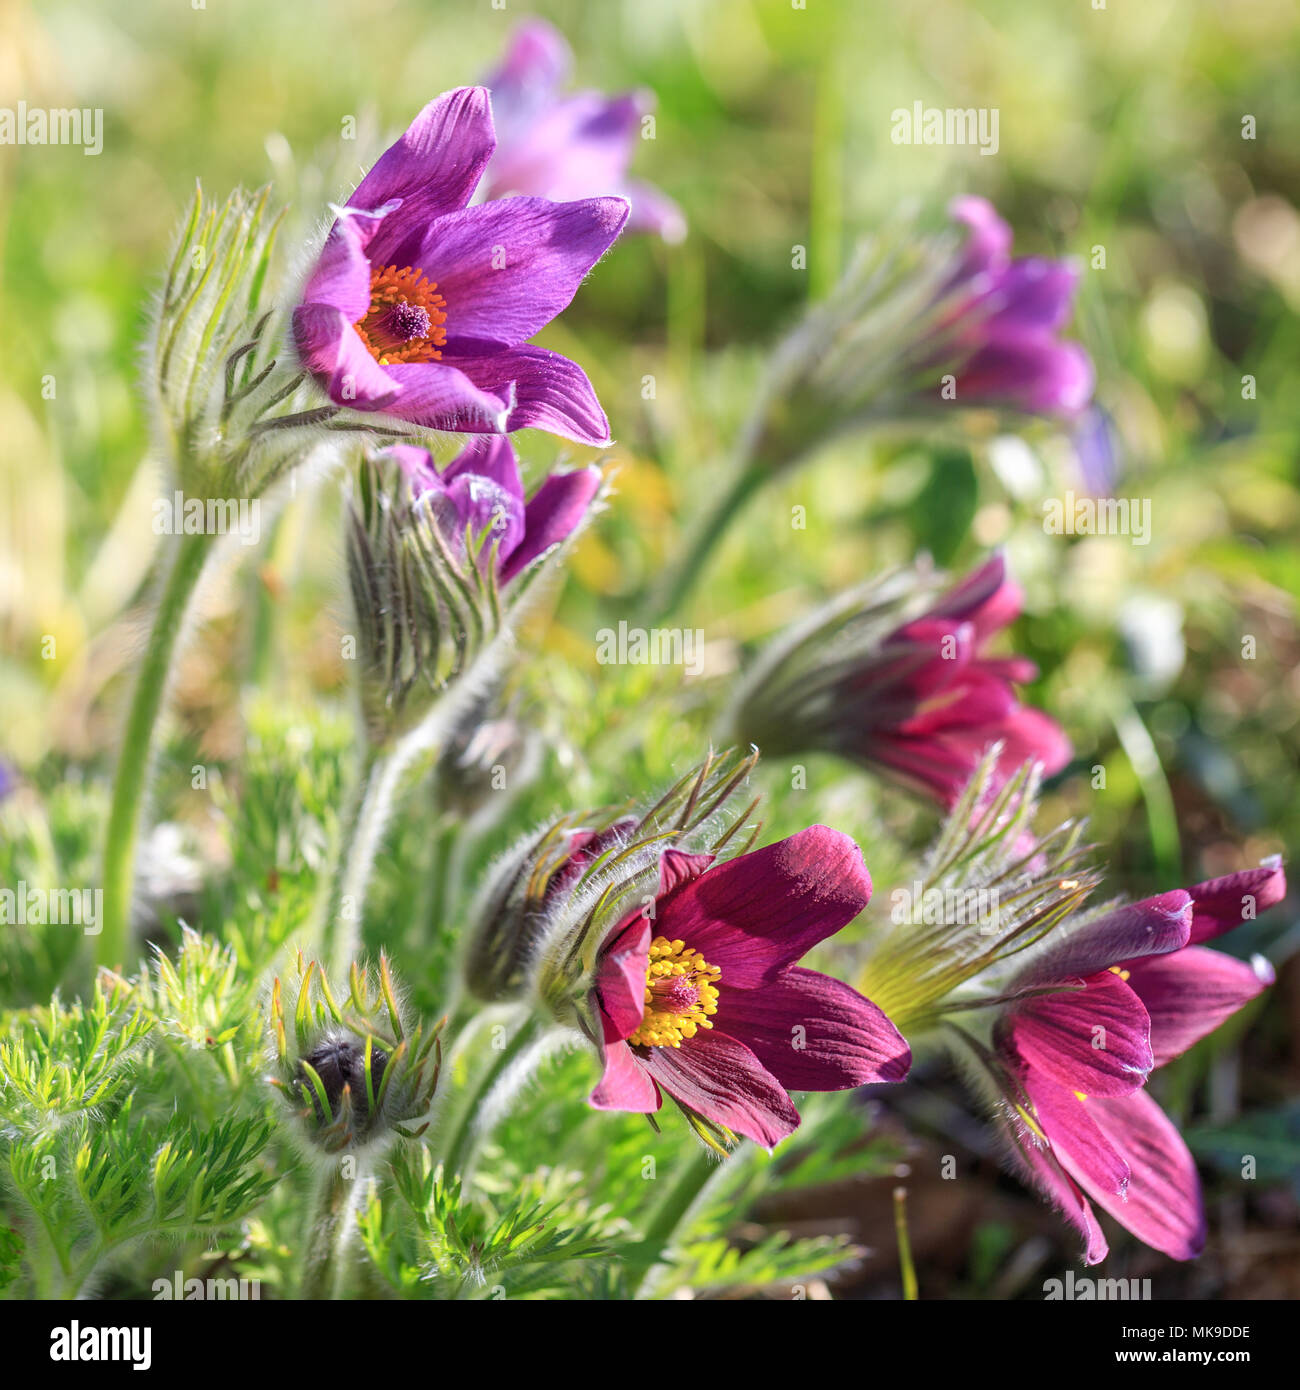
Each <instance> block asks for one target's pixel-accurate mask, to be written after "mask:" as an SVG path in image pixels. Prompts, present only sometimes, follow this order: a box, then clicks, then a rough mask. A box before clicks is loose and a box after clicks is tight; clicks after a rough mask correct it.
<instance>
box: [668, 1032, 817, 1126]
mask: <svg viewBox="0 0 1300 1390" xmlns="http://www.w3.org/2000/svg"><path fill="white" fill-rule="evenodd" d="M645 1054H646V1055H645V1057H644V1059H643V1061H642V1065H643V1066H644V1067H645V1069H646V1071H648V1072H649V1073H650V1075H651V1076H652V1077H653V1078H654V1079H655V1080H656V1081H657V1082H658V1083H659V1085H660V1086H662V1087H663V1089H664V1090H665V1091H667V1092H668V1094H669V1095H670V1096H673V1097H675V1098H676V1099H677V1100H679V1101H681V1102H682V1104H683V1105H686V1106H688V1107H689V1108H690V1109H692V1110H694V1111H695V1112H696V1113H697V1114H699V1115H703V1116H704V1118H705V1119H706V1120H712V1121H713V1122H714V1123H715V1124H720V1125H725V1126H726V1127H727V1128H728V1129H730V1130H733V1131H734V1132H735V1133H736V1134H743V1135H744V1136H745V1138H746V1139H752V1140H753V1141H754V1143H756V1144H762V1146H763V1147H764V1148H765V1149H770V1148H771V1147H772V1146H773V1145H774V1144H777V1143H779V1142H780V1141H781V1140H782V1139H784V1138H785V1137H786V1135H787V1134H793V1133H794V1131H795V1130H796V1129H797V1128H798V1126H799V1112H798V1111H797V1110H796V1109H795V1108H794V1105H793V1104H792V1102H791V1100H790V1097H789V1096H788V1095H786V1093H785V1091H784V1090H783V1089H782V1087H781V1086H780V1084H779V1083H778V1082H777V1080H776V1078H775V1077H774V1076H773V1075H772V1074H771V1073H770V1072H769V1071H767V1070H766V1069H765V1068H764V1067H763V1064H762V1063H761V1062H760V1061H759V1060H758V1058H757V1057H755V1056H754V1054H753V1053H752V1052H751V1051H750V1050H749V1048H747V1047H746V1046H745V1045H744V1043H741V1042H738V1041H737V1040H736V1039H735V1038H732V1037H728V1036H727V1034H725V1033H719V1032H718V1030H717V1029H716V1028H715V1029H714V1030H713V1031H711V1032H703V1031H701V1032H699V1033H697V1034H696V1035H695V1036H694V1037H693V1038H688V1039H687V1040H686V1041H685V1042H683V1043H682V1045H681V1046H680V1047H648V1048H646V1049H645Z"/></svg>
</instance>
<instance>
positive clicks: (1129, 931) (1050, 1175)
mask: <svg viewBox="0 0 1300 1390" xmlns="http://www.w3.org/2000/svg"><path fill="white" fill-rule="evenodd" d="M1285 892H1286V881H1285V876H1284V874H1283V870H1282V867H1281V864H1280V862H1278V861H1270V862H1268V863H1266V864H1265V865H1264V866H1263V867H1261V868H1259V869H1255V870H1250V871H1248V872H1245V873H1239V874H1232V875H1229V876H1228V877H1226V878H1219V879H1212V880H1210V881H1209V882H1206V883H1199V884H1196V885H1195V886H1194V887H1192V888H1190V889H1188V890H1187V891H1186V892H1183V891H1181V890H1178V891H1175V892H1171V893H1164V894H1161V895H1160V896H1158V897H1155V898H1148V899H1146V900H1144V901H1142V902H1138V903H1133V904H1130V905H1127V906H1124V907H1119V908H1116V909H1114V910H1113V911H1110V912H1107V913H1105V914H1103V915H1101V916H1099V917H1096V918H1094V919H1093V920H1091V921H1089V922H1087V923H1085V924H1083V925H1082V926H1081V927H1079V928H1078V929H1077V930H1076V931H1074V932H1073V933H1071V934H1069V935H1067V936H1065V937H1063V938H1062V939H1061V940H1060V941H1059V942H1058V943H1056V944H1055V945H1050V946H1048V948H1047V949H1046V950H1045V951H1043V952H1042V953H1041V954H1040V955H1038V956H1037V957H1036V958H1035V959H1033V960H1031V962H1030V963H1029V964H1028V965H1027V966H1025V967H1024V968H1023V969H1022V970H1021V971H1020V972H1018V973H1017V975H1016V976H1015V977H1014V978H1013V979H1012V980H1011V982H1010V984H1009V985H1008V987H1007V991H1006V992H1007V994H1008V995H1009V996H1017V995H1018V996H1020V997H1019V998H1018V999H1016V1000H1015V1002H1013V1003H1012V1004H1010V1005H1009V1006H1008V1008H1007V1010H1006V1012H1005V1013H1004V1014H1003V1016H1002V1018H1001V1019H1000V1020H999V1022H998V1025H997V1027H996V1029H995V1032H994V1037H995V1045H996V1049H997V1052H998V1055H999V1057H1000V1059H1001V1061H1002V1064H1003V1065H1004V1066H1005V1067H1006V1069H1007V1071H1008V1073H1009V1074H1010V1076H1011V1077H1012V1078H1013V1079H1014V1081H1015V1083H1016V1085H1017V1087H1018V1088H1019V1090H1020V1092H1021V1094H1022V1097H1023V1101H1016V1102H1014V1104H1015V1105H1016V1109H1017V1111H1018V1120H1019V1123H1018V1125H1017V1126H1016V1134H1015V1137H1016V1139H1017V1141H1018V1146H1019V1153H1020V1155H1021V1157H1022V1158H1023V1160H1024V1162H1025V1164H1026V1165H1027V1167H1028V1168H1029V1170H1030V1172H1031V1174H1032V1176H1033V1177H1034V1179H1035V1181H1036V1182H1037V1183H1038V1185H1039V1186H1040V1187H1041V1188H1042V1189H1043V1190H1044V1191H1045V1192H1046V1194H1047V1195H1048V1196H1049V1197H1050V1198H1051V1199H1052V1200H1053V1201H1054V1202H1055V1204H1056V1205H1057V1206H1058V1207H1059V1208H1060V1209H1061V1210H1062V1212H1063V1213H1064V1215H1065V1216H1066V1218H1067V1219H1068V1220H1069V1221H1070V1222H1071V1224H1072V1225H1074V1226H1075V1227H1076V1228H1077V1229H1078V1230H1079V1232H1080V1233H1081V1234H1082V1235H1083V1237H1084V1241H1085V1259H1086V1260H1087V1262H1088V1263H1089V1264H1095V1263H1096V1262H1097V1261H1098V1260H1100V1259H1102V1258H1103V1257H1104V1256H1105V1254H1106V1251H1107V1245H1106V1241H1105V1237H1104V1236H1103V1235H1102V1233H1101V1231H1100V1228H1099V1227H1098V1225H1097V1222H1096V1218H1095V1216H1094V1214H1093V1210H1092V1206H1091V1202H1095V1203H1096V1204H1097V1205H1098V1206H1100V1207H1101V1208H1102V1209H1103V1210H1104V1211H1106V1212H1108V1213H1109V1214H1110V1215H1111V1216H1113V1217H1114V1218H1115V1219H1116V1220H1117V1221H1118V1222H1119V1223H1120V1224H1121V1225H1122V1226H1124V1227H1125V1228H1126V1229H1128V1230H1129V1231H1131V1232H1132V1233H1133V1234H1134V1235H1136V1236H1137V1237H1138V1238H1139V1239H1140V1240H1142V1241H1144V1242H1145V1243H1146V1244H1147V1245H1150V1246H1152V1247H1153V1248H1154V1249H1156V1250H1160V1251H1163V1252H1164V1253H1165V1254H1167V1255H1170V1256H1171V1257H1173V1258H1174V1259H1180V1260H1185V1259H1191V1258H1194V1257H1195V1256H1196V1255H1198V1254H1199V1253H1200V1250H1201V1248H1202V1246H1203V1244H1204V1241H1205V1216H1204V1210H1203V1207H1202V1203H1201V1190H1200V1181H1199V1179H1198V1177H1197V1173H1196V1166H1195V1164H1194V1162H1193V1160H1192V1157H1191V1155H1190V1153H1189V1152H1188V1150H1187V1145H1186V1144H1185V1143H1184V1141H1183V1138H1182V1136H1181V1135H1180V1134H1179V1132H1178V1130H1177V1128H1176V1127H1175V1126H1174V1125H1173V1123H1172V1122H1171V1121H1170V1120H1169V1119H1168V1117H1167V1116H1166V1115H1165V1114H1164V1112H1163V1111H1162V1110H1161V1109H1160V1107H1159V1105H1157V1104H1156V1102H1155V1101H1154V1100H1153V1099H1152V1098H1151V1097H1150V1096H1149V1095H1148V1094H1147V1093H1146V1091H1145V1089H1144V1087H1145V1085H1146V1081H1147V1078H1148V1076H1149V1074H1150V1072H1151V1071H1152V1070H1153V1069H1154V1068H1156V1067H1160V1066H1163V1065H1164V1064H1165V1063H1166V1062H1169V1061H1172V1060H1173V1059H1174V1058H1175V1057H1178V1056H1180V1055H1181V1054H1182V1053H1183V1052H1185V1051H1186V1050H1187V1049H1188V1048H1189V1047H1191V1046H1192V1044H1193V1043H1195V1042H1198V1041H1199V1040H1200V1039H1201V1038H1203V1037H1205V1036H1206V1035H1207V1034H1208V1033H1210V1032H1212V1031H1213V1030H1214V1029H1215V1028H1217V1027H1218V1026H1219V1025H1220V1024H1221V1023H1222V1022H1223V1021H1224V1020H1225V1019H1226V1018H1228V1017H1229V1016H1230V1015H1231V1014H1233V1013H1235V1012H1236V1011H1237V1010H1238V1009H1239V1008H1241V1007H1242V1006H1243V1005H1244V1004H1246V1003H1248V1002H1249V1001H1250V1000H1251V999H1253V998H1255V996H1256V995H1257V994H1259V993H1260V991H1261V990H1263V989H1265V988H1266V987H1267V986H1268V985H1269V984H1271V983H1272V981H1273V972H1272V969H1271V967H1269V965H1268V963H1267V962H1266V961H1264V960H1263V959H1262V958H1258V957H1257V958H1256V960H1255V961H1253V962H1251V963H1246V962H1243V961H1239V960H1236V959H1234V958H1233V957H1231V956H1227V955H1224V954H1223V953H1221V952H1219V951H1212V950H1209V949H1206V948H1205V947H1203V946H1201V945H1200V944H1199V943H1200V942H1203V941H1206V940H1209V939H1211V938H1213V937H1215V936H1218V935H1220V934H1221V933H1223V932H1226V931H1230V930H1231V929H1232V928H1233V927H1235V926H1237V925H1239V924H1240V923H1241V922H1242V921H1243V920H1249V919H1251V918H1253V917H1254V916H1255V915H1256V913H1257V912H1259V911H1262V910H1263V909H1265V908H1267V907H1270V906H1272V905H1273V904H1274V903H1276V902H1279V901H1280V900H1281V898H1282V897H1283V895H1284V894H1285Z"/></svg>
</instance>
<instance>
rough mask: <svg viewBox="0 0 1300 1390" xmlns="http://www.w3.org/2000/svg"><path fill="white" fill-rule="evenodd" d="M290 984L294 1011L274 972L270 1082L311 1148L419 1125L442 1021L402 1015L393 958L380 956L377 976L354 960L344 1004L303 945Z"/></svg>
mask: <svg viewBox="0 0 1300 1390" xmlns="http://www.w3.org/2000/svg"><path fill="white" fill-rule="evenodd" d="M290 989H291V990H292V991H293V1003H292V1009H293V1015H292V1018H291V1019H290V1018H288V1017H287V1013H286V1000H285V995H286V990H285V988H284V986H283V985H282V983H281V981H280V980H279V979H278V978H277V979H276V981H275V982H274V985H273V986H272V991H271V1029H272V1037H273V1057H274V1071H275V1075H274V1076H273V1077H272V1078H271V1081H272V1084H273V1085H274V1086H276V1087H277V1088H278V1089H279V1090H280V1091H281V1093H282V1094H283V1096H284V1098H285V1102H286V1105H287V1106H288V1108H289V1110H290V1112H291V1114H292V1117H293V1120H294V1122H295V1128H296V1130H297V1133H298V1134H299V1135H300V1136H301V1137H302V1138H304V1139H305V1140H306V1141H307V1146H308V1148H309V1150H310V1151H314V1152H321V1151H323V1152H325V1153H330V1154H337V1153H339V1152H340V1151H349V1152H360V1151H362V1150H364V1149H368V1148H370V1147H372V1146H374V1145H385V1144H387V1143H390V1142H391V1141H392V1139H393V1138H395V1137H397V1136H401V1137H404V1138H416V1137H418V1136H419V1135H420V1134H421V1133H423V1131H424V1128H425V1125H424V1123H421V1121H422V1120H423V1118H424V1116H425V1114H426V1112H427V1111H428V1109H429V1105H430V1103H431V1101H432V1100H433V1096H434V1092H435V1091H436V1089H437V1086H438V1073H439V1069H440V1067H441V1064H442V1047H441V1042H440V1041H439V1035H440V1033H441V1029H442V1025H441V1024H438V1025H437V1026H436V1027H434V1028H428V1027H426V1026H425V1024H424V1023H423V1022H419V1021H414V1020H411V1019H408V1018H407V1017H406V1016H405V1011H404V1009H403V1007H402V1005H401V1004H400V1003H399V1001H398V996H397V989H396V986H395V984H394V982H393V977H392V972H391V970H390V969H389V965H388V959H387V957H386V956H384V955H382V954H381V956H380V958H379V969H378V971H377V972H376V973H374V974H371V973H370V972H363V971H361V970H360V969H359V968H358V967H357V966H356V965H355V964H354V965H353V967H352V970H351V972H350V976H349V980H348V992H347V994H346V995H344V997H343V1002H342V1005H340V1004H339V1002H338V1001H337V1000H336V998H335V996H334V993H333V991H332V990H331V989H330V986H329V981H328V980H327V979H326V978H325V974H324V972H323V971H322V970H321V968H320V967H319V966H318V965H317V963H316V962H315V961H306V962H304V960H303V957H302V955H301V953H299V955H298V959H297V966H296V971H295V975H294V978H293V979H292V981H291V983H290ZM413 1125H414V1126H417V1127H416V1128H414V1129H412V1128H411V1126H413Z"/></svg>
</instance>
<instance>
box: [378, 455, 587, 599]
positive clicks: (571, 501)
mask: <svg viewBox="0 0 1300 1390" xmlns="http://www.w3.org/2000/svg"><path fill="white" fill-rule="evenodd" d="M387 452H388V453H389V454H391V455H392V457H393V458H395V459H396V460H397V463H398V465H399V467H400V468H401V469H402V472H403V473H404V474H405V475H406V477H407V478H408V480H409V481H410V485H411V491H412V493H413V495H414V496H415V497H416V498H419V499H422V500H423V501H425V503H426V504H427V505H428V506H429V507H430V508H431V509H432V511H433V513H434V516H435V517H436V518H437V520H438V521H439V523H440V526H441V529H442V531H443V533H444V534H445V535H446V537H447V539H448V540H449V541H450V542H451V543H452V544H463V542H464V538H465V533H466V529H467V528H468V530H469V531H470V532H471V533H472V534H473V535H474V536H475V537H477V536H478V535H479V534H481V533H484V532H486V533H487V537H488V539H487V544H488V545H493V544H494V545H495V546H496V563H497V578H498V579H499V580H500V582H501V583H503V584H506V583H509V581H510V580H512V579H513V578H514V577H515V576H516V575H517V574H519V573H520V572H521V571H522V570H525V569H527V567H528V566H529V565H531V564H532V563H533V561H534V560H536V559H538V558H539V557H540V556H541V555H544V554H545V553H546V551H548V550H549V549H550V548H551V547H552V546H554V545H558V544H559V543H560V542H561V541H563V540H565V539H567V538H568V536H569V535H570V534H571V533H572V532H573V531H574V529H575V528H576V527H577V526H578V525H579V524H580V523H581V522H582V519H583V518H584V517H585V516H586V514H587V509H588V508H589V507H590V506H591V503H592V499H593V498H594V497H595V496H596V493H597V492H598V491H599V489H600V470H599V469H598V468H594V467H592V468H579V469H576V470H574V471H573V472H571V473H552V474H551V475H550V477H548V478H547V479H546V481H545V482H544V483H543V484H542V485H541V487H540V488H538V489H537V491H536V492H535V493H534V494H533V496H532V498H531V499H529V501H527V502H525V501H524V486H523V481H522V479H521V478H520V476H519V461H518V459H517V458H516V457H515V451H514V448H513V447H512V446H511V443H510V441H509V440H508V439H506V438H505V437H504V436H502V435H486V436H477V437H475V438H472V439H471V440H470V441H469V443H468V444H466V446H465V448H464V449H463V450H462V451H461V452H460V453H459V454H457V455H456V457H455V458H454V459H453V460H452V461H451V462H450V463H449V464H448V465H447V466H446V468H444V469H443V470H442V472H441V473H440V472H439V471H438V469H437V467H436V465H435V464H434V461H433V457H432V455H431V454H430V453H429V451H428V450H427V449H419V448H416V447H415V446H413V445H409V444H395V445H393V446H392V447H391V448H390V449H388V450H387Z"/></svg>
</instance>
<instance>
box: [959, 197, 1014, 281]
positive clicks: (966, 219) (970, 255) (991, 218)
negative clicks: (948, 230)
mask: <svg viewBox="0 0 1300 1390" xmlns="http://www.w3.org/2000/svg"><path fill="white" fill-rule="evenodd" d="M948 214H949V216H950V217H952V218H953V219H954V221H957V222H962V223H964V224H965V225H966V227H967V228H968V229H969V235H968V236H967V238H966V244H965V246H964V247H963V248H962V256H961V263H960V266H959V268H958V270H957V272H956V274H955V276H954V279H955V280H957V279H960V280H969V279H971V278H973V277H974V276H976V275H987V274H988V273H990V272H995V271H1000V270H1002V269H1004V268H1005V267H1006V265H1007V263H1008V261H1009V260H1010V258H1011V228H1010V227H1009V226H1007V224H1006V223H1005V222H1004V221H1003V220H1002V219H1001V218H1000V217H999V216H998V213H997V209H996V208H995V207H994V206H993V204H992V203H990V202H989V201H988V199H987V198H973V197H961V198H954V199H953V200H952V202H951V203H949V204H948Z"/></svg>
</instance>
